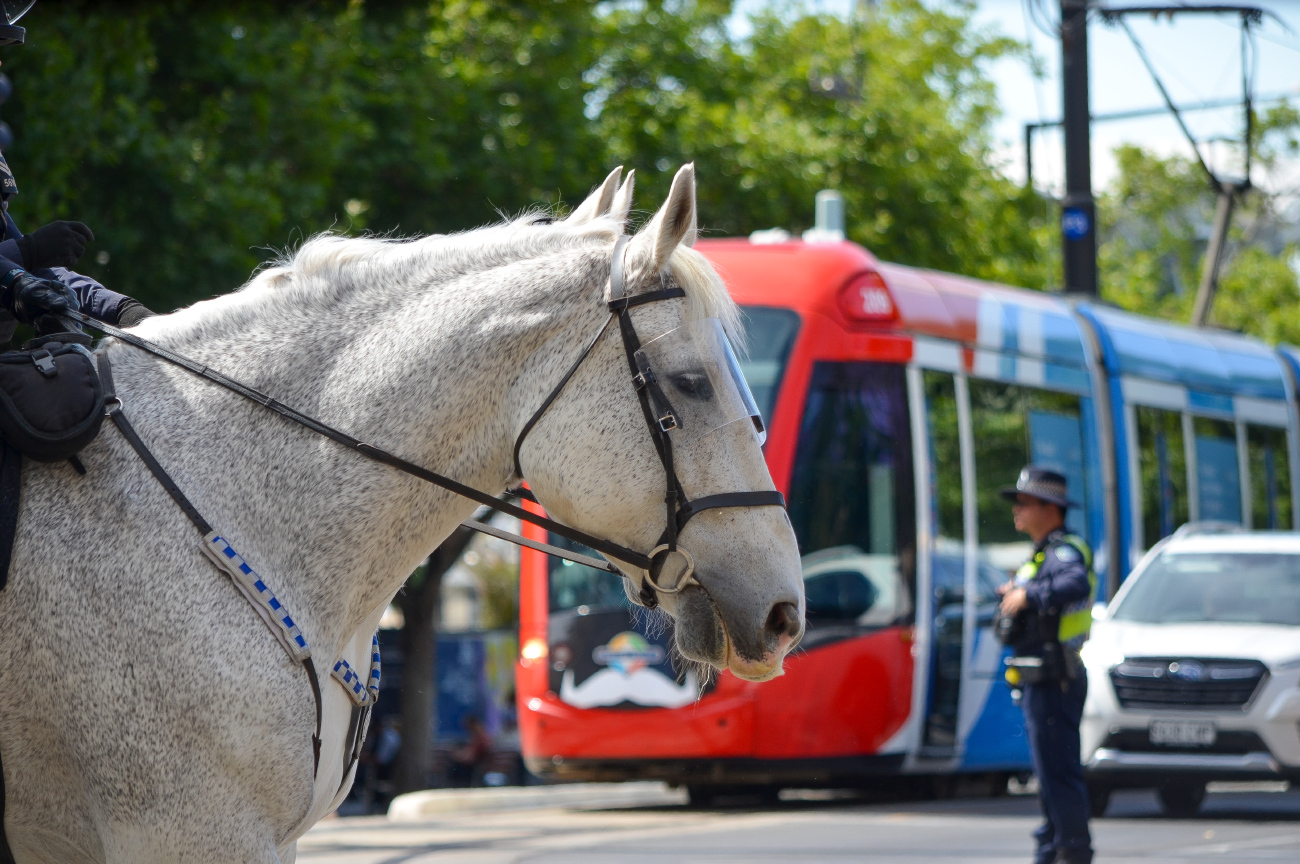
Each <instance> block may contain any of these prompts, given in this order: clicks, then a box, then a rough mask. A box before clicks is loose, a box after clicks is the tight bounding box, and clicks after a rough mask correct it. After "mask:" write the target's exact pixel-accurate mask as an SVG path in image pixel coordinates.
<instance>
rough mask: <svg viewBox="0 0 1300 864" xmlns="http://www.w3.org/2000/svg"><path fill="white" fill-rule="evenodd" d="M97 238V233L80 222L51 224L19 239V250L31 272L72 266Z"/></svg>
mask: <svg viewBox="0 0 1300 864" xmlns="http://www.w3.org/2000/svg"><path fill="white" fill-rule="evenodd" d="M94 239H95V234H94V232H93V231H91V230H90V229H89V228H88V227H86V226H85V225H83V224H81V223H80V222H51V223H50V224H49V225H42V226H41V227H40V228H37V229H36V230H35V231H33V232H32V233H30V234H24V235H23V236H22V237H20V238H18V251H19V252H21V253H22V255H23V264H25V265H26V266H27V269H28V270H43V269H45V268H46V267H71V266H72V265H74V264H76V263H77V261H78V260H80V258H81V256H82V255H83V254H85V251H86V244H87V243H89V242H90V241H92V240H94Z"/></svg>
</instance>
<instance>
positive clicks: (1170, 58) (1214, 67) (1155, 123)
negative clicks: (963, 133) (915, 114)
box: [734, 0, 1300, 198]
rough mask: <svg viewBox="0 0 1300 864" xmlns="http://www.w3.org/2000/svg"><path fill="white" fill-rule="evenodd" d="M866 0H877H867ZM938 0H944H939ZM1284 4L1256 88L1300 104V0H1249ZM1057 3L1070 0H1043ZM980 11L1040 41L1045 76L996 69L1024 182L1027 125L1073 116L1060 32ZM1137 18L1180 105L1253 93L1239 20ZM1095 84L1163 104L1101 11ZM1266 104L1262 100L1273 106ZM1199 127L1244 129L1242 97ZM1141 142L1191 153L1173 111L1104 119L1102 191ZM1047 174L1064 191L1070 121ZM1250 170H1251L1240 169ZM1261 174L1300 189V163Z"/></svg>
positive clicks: (1143, 1) (1098, 102)
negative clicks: (1121, 148) (1125, 154)
mask: <svg viewBox="0 0 1300 864" xmlns="http://www.w3.org/2000/svg"><path fill="white" fill-rule="evenodd" d="M864 2H865V0H864ZM929 2H931V3H938V2H941V0H929ZM1205 2H1206V0H1182V5H1197V4H1202V5H1203V4H1204V3H1205ZM1244 2H1248V3H1249V4H1250V5H1255V6H1259V7H1261V8H1264V9H1266V10H1269V11H1271V12H1273V13H1274V14H1275V15H1277V16H1278V18H1281V19H1282V21H1283V22H1285V25H1286V26H1287V27H1289V28H1290V32H1288V31H1287V30H1286V29H1285V28H1284V27H1283V26H1281V25H1280V24H1278V23H1277V22H1275V21H1272V20H1268V19H1266V20H1265V22H1264V25H1263V26H1262V27H1260V28H1257V36H1256V40H1255V42H1256V46H1257V58H1256V62H1257V65H1256V71H1255V87H1254V92H1255V98H1256V99H1257V100H1259V99H1261V98H1263V97H1269V96H1279V95H1288V94H1289V95H1290V96H1291V97H1292V99H1293V104H1297V105H1300V0H1244ZM1157 3H1169V5H1173V4H1172V3H1171V2H1170V0H1107V2H1106V4H1105V5H1110V6H1115V7H1122V6H1133V5H1156V4H1157ZM852 4H853V0H809V2H805V3H804V4H803V5H804V6H805V7H807V8H811V9H814V10H822V11H825V12H828V13H832V14H837V15H847V14H848V13H849V10H850V7H851V6H852ZM736 5H737V12H736V18H735V25H734V26H735V27H736V29H737V32H741V33H743V32H744V31H745V29H747V28H746V27H745V24H744V18H745V15H746V13H747V12H749V11H751V10H754V9H757V8H760V7H763V6H768V5H772V4H771V3H770V2H769V0H741V2H739V3H737V4H736ZM778 5H779V3H778ZM1043 5H1045V6H1046V7H1048V9H1049V11H1052V12H1053V14H1055V11H1056V10H1058V9H1059V2H1058V0H1043ZM975 20H976V22H977V24H978V25H979V26H982V27H987V28H990V29H993V30H995V31H997V32H999V33H1000V34H1002V35H1005V36H1010V37H1011V38H1013V39H1017V40H1019V41H1021V42H1026V43H1028V44H1029V45H1030V46H1031V48H1032V50H1033V52H1034V54H1035V56H1036V57H1037V58H1038V59H1039V61H1040V63H1041V65H1042V68H1043V71H1044V72H1045V75H1044V77H1042V78H1037V79H1036V78H1035V77H1034V75H1033V73H1032V71H1031V69H1030V66H1029V63H1028V62H1026V60H1024V59H1021V58H1015V59H1004V60H1001V61H998V62H996V63H994V64H992V65H991V66H990V67H989V68H988V70H987V71H988V73H989V76H990V77H991V78H992V80H993V81H994V83H995V84H996V85H997V90H998V102H999V105H1000V108H1001V111H1002V117H1001V119H1000V120H999V121H998V123H997V125H996V127H995V129H994V134H995V137H996V139H997V140H998V142H999V149H998V158H999V161H1000V163H1001V169H1000V170H1002V171H1003V172H1004V173H1005V174H1006V175H1007V176H1008V177H1011V178H1012V179H1014V180H1016V181H1018V182H1023V181H1024V177H1025V149H1024V144H1023V137H1024V124H1026V123H1035V122H1040V121H1043V120H1059V119H1060V116H1061V109H1060V104H1061V97H1060V93H1061V79H1060V66H1061V63H1060V42H1059V39H1057V38H1055V37H1052V36H1049V35H1048V34H1046V33H1044V32H1042V31H1040V30H1039V29H1037V28H1036V27H1035V25H1034V24H1033V22H1032V21H1031V20H1030V18H1029V16H1028V14H1027V12H1026V10H1025V6H1024V0H978V3H977V11H976V14H975ZM1128 22H1129V26H1130V27H1131V28H1132V30H1133V33H1134V35H1135V36H1136V37H1137V39H1138V41H1139V42H1140V43H1141V44H1142V46H1143V47H1144V48H1145V49H1146V52H1147V55H1148V56H1149V58H1150V59H1151V62H1152V64H1153V66H1154V67H1155V69H1156V72H1157V73H1158V74H1159V75H1160V76H1161V79H1162V80H1163V81H1164V84H1165V87H1166V88H1167V89H1168V91H1169V93H1170V96H1171V97H1172V99H1173V101H1174V104H1176V105H1178V106H1179V107H1183V106H1189V105H1197V104H1201V103H1205V102H1213V101H1218V100H1225V99H1234V100H1235V99H1239V98H1240V96H1241V56H1240V54H1241V52H1240V37H1239V30H1238V26H1237V19H1236V18H1235V16H1234V17H1227V16H1214V15H1204V14H1202V15H1179V16H1175V17H1174V19H1173V21H1172V23H1171V22H1170V21H1169V20H1168V19H1166V18H1163V17H1162V18H1161V19H1160V20H1159V21H1158V22H1153V21H1152V20H1151V18H1150V17H1149V16H1145V15H1144V16H1136V15H1135V16H1129V17H1128ZM1088 41H1089V73H1090V74H1089V89H1090V98H1091V103H1092V114H1093V117H1094V118H1097V117H1098V116H1100V115H1105V114H1110V113H1116V112H1121V111H1129V110H1135V109H1146V108H1158V107H1160V106H1161V105H1162V104H1163V101H1162V99H1161V96H1160V91H1159V90H1158V89H1157V88H1156V85H1155V83H1154V82H1153V81H1152V78H1151V75H1150V73H1148V72H1147V70H1146V67H1145V66H1144V65H1143V64H1142V60H1141V58H1140V57H1139V55H1138V53H1137V51H1136V50H1135V49H1134V47H1133V45H1132V43H1131V42H1130V41H1129V38H1128V36H1127V34H1125V33H1124V31H1123V30H1122V29H1120V28H1118V27H1115V28H1112V27H1109V26H1107V25H1106V24H1104V23H1102V22H1101V21H1096V22H1094V23H1092V24H1090V25H1089V28H1088ZM1265 107H1267V106H1266V105H1261V106H1260V108H1259V110H1261V111H1262V110H1263V109H1264V108H1265ZM1184 116H1185V118H1186V120H1187V124H1188V126H1189V127H1190V129H1191V132H1192V134H1193V136H1194V137H1196V138H1197V139H1198V140H1201V141H1204V140H1206V139H1211V138H1219V137H1226V138H1230V139H1234V140H1238V141H1239V140H1240V138H1241V131H1242V114H1241V110H1240V108H1221V109H1216V110H1208V111H1195V112H1188V113H1185V114H1184ZM1124 143H1133V144H1140V145H1141V146H1143V147H1146V148H1148V149H1151V150H1154V151H1156V152H1158V153H1160V154H1162V155H1168V154H1174V153H1178V154H1181V155H1185V156H1191V155H1192V150H1191V146H1190V145H1189V144H1188V142H1187V140H1186V138H1184V137H1183V135H1182V133H1181V132H1180V131H1179V129H1178V126H1177V124H1176V122H1175V121H1174V119H1173V117H1172V116H1171V115H1169V114H1168V113H1162V114H1158V115H1155V116H1152V117H1145V118H1140V119H1132V120H1122V121H1112V122H1103V121H1098V120H1095V119H1094V122H1093V130H1092V177H1093V188H1094V190H1096V191H1100V190H1102V189H1104V188H1105V187H1106V186H1107V185H1108V184H1109V183H1110V182H1111V181H1112V180H1113V179H1114V177H1115V170H1116V169H1115V160H1114V157H1113V155H1112V152H1113V150H1114V148H1115V147H1116V146H1118V145H1120V144H1124ZM1202 153H1203V154H1204V156H1205V158H1206V160H1207V161H1208V162H1211V165H1212V167H1214V168H1216V170H1217V169H1224V173H1225V174H1230V173H1231V170H1230V169H1231V168H1232V163H1231V158H1232V153H1231V148H1230V145H1227V144H1222V143H1220V144H1214V143H1211V144H1208V145H1202ZM1033 156H1034V160H1033V161H1034V182H1035V185H1036V186H1038V187H1039V188H1041V189H1044V190H1046V191H1050V192H1052V193H1054V194H1057V195H1059V194H1061V192H1062V190H1063V185H1064V184H1063V181H1064V176H1063V167H1062V166H1063V152H1062V141H1061V136H1060V133H1059V131H1058V130H1056V129H1048V130H1043V131H1042V132H1039V133H1037V134H1036V135H1035V141H1034V153H1033ZM1238 173H1239V171H1238ZM1253 179H1254V181H1255V183H1256V184H1257V185H1260V186H1262V187H1265V188H1270V189H1271V190H1272V191H1277V192H1281V193H1283V194H1284V195H1287V197H1292V198H1294V197H1297V194H1300V162H1294V163H1288V164H1287V165H1286V166H1285V168H1284V170H1283V171H1281V172H1279V174H1278V175H1277V176H1274V177H1266V176H1264V175H1263V174H1258V173H1257V174H1256V175H1255V176H1254V178H1253Z"/></svg>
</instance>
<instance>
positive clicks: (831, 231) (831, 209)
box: [803, 189, 844, 243]
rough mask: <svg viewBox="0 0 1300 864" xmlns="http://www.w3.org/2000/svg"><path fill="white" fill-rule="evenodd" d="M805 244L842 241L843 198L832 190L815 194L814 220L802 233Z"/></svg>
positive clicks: (824, 190)
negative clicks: (810, 226)
mask: <svg viewBox="0 0 1300 864" xmlns="http://www.w3.org/2000/svg"><path fill="white" fill-rule="evenodd" d="M803 239H804V242H805V243H839V242H841V241H843V240H844V196H843V195H841V194H840V193H839V192H837V191H835V190H834V189H823V190H822V191H820V192H818V193H817V200H816V220H815V222H814V224H813V227H812V228H809V229H808V230H807V231H805V232H803Z"/></svg>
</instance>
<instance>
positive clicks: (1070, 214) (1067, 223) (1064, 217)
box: [1061, 207, 1092, 240]
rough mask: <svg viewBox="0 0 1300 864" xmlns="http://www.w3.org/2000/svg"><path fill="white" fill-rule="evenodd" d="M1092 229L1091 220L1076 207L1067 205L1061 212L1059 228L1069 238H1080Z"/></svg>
mask: <svg viewBox="0 0 1300 864" xmlns="http://www.w3.org/2000/svg"><path fill="white" fill-rule="evenodd" d="M1091 229H1092V220H1090V219H1089V218H1088V214H1087V213H1086V212H1085V211H1084V210H1082V209H1080V208H1078V207H1067V208H1065V211H1064V212H1062V213H1061V230H1062V231H1064V232H1065V236H1066V237H1068V238H1069V239H1071V240H1082V239H1083V238H1084V237H1087V236H1088V232H1089V231H1090V230H1091Z"/></svg>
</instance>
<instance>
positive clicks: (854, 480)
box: [790, 362, 916, 609]
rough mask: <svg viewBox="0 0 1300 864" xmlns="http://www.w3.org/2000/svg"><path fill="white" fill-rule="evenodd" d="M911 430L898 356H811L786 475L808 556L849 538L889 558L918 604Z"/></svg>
mask: <svg viewBox="0 0 1300 864" xmlns="http://www.w3.org/2000/svg"><path fill="white" fill-rule="evenodd" d="M915 513H916V505H915V498H914V491H913V482H912V434H911V420H910V416H909V413H908V402H907V386H906V383H905V380H904V369H903V367H902V366H901V365H899V364H897V363H866V362H853V363H829V362H819V363H817V364H815V365H814V367H813V373H812V380H811V381H810V382H809V387H808V397H807V401H806V403H805V407H804V413H803V418H802V420H801V422H800V429H799V446H798V448H797V450H796V452H795V460H794V471H793V475H792V477H791V479H790V522H791V524H792V525H793V526H794V532H795V537H796V538H797V539H798V541H799V551H800V554H802V555H804V556H805V559H804V563H805V566H807V565H809V564H810V562H811V561H812V559H810V558H809V557H807V556H810V555H812V553H814V552H819V551H821V550H830V549H836V548H841V547H844V548H853V549H854V550H855V554H858V555H860V556H866V558H869V559H871V560H872V561H874V562H875V564H873V567H876V568H878V567H880V566H883V565H884V564H885V563H886V562H887V563H888V569H889V570H890V572H891V574H892V576H893V578H895V579H897V580H900V581H901V583H902V586H901V590H900V591H898V592H897V593H898V595H899V596H900V604H899V606H898V608H900V609H902V608H906V609H910V608H911V605H912V600H911V596H912V585H913V575H914V574H913V568H914V564H915V558H916V555H915V548H916V527H915V518H916V515H915Z"/></svg>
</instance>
